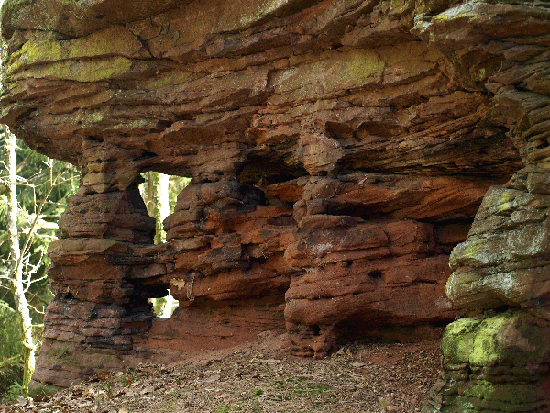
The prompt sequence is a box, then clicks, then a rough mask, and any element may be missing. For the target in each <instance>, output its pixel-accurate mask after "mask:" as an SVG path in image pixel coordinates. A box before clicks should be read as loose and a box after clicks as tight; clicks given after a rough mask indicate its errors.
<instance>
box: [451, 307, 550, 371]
mask: <svg viewBox="0 0 550 413" xmlns="http://www.w3.org/2000/svg"><path fill="white" fill-rule="evenodd" d="M548 328H549V326H548V325H546V324H541V323H540V320H538V319H536V318H535V317H532V316H530V315H529V314H527V313H525V312H522V311H518V310H516V311H507V312H505V313H502V314H499V315H496V316H493V317H488V318H485V319H478V318H463V319H460V320H458V321H455V322H454V323H451V324H449V325H448V326H447V328H446V330H445V334H444V336H443V341H442V344H441V349H442V352H443V355H444V357H445V364H446V365H448V366H451V365H459V364H464V363H466V364H469V365H471V366H480V367H483V366H494V365H505V366H506V365H509V366H513V365H528V364H542V363H547V362H548V361H549V358H550V349H548V344H547V337H548Z"/></svg>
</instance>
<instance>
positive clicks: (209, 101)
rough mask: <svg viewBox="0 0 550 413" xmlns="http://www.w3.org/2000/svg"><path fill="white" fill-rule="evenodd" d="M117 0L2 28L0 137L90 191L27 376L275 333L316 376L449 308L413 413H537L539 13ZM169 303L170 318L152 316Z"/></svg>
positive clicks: (19, 17) (13, 17)
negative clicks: (166, 192)
mask: <svg viewBox="0 0 550 413" xmlns="http://www.w3.org/2000/svg"><path fill="white" fill-rule="evenodd" d="M115 3H116V2H112V1H109V0H94V1H91V2H86V3H81V2H74V3H71V4H65V3H62V2H60V1H59V2H58V1H52V0H48V1H46V0H35V1H33V2H24V3H21V2H18V1H15V0H13V1H10V0H8V1H7V2H6V3H5V6H4V8H3V15H2V25H3V35H4V37H5V39H6V52H7V54H6V59H5V60H4V67H5V72H6V73H5V77H4V94H3V97H2V101H1V107H2V121H3V122H6V123H7V124H8V125H9V126H10V127H11V128H12V129H13V130H14V131H15V132H16V133H17V135H18V137H20V138H22V139H24V140H25V141H26V142H27V143H28V144H29V145H30V146H31V147H34V148H36V149H37V150H39V151H41V152H43V153H46V154H48V155H49V156H52V157H55V158H57V159H62V160H66V161H70V162H73V163H75V164H78V165H79V166H80V167H81V168H82V171H83V172H82V184H81V189H80V191H79V194H78V195H76V196H75V197H73V198H72V199H71V201H70V205H69V207H68V209H67V212H66V213H65V215H64V217H63V218H62V219H61V221H60V233H61V239H60V240H59V241H57V242H56V243H54V244H53V245H52V248H51V252H50V255H51V256H52V262H53V263H54V265H53V267H52V269H51V270H50V276H51V278H52V290H53V291H54V292H55V293H56V298H55V299H54V301H53V302H52V304H51V305H50V308H49V310H48V315H47V319H46V330H45V337H46V339H45V344H44V347H43V349H42V351H41V354H40V360H39V368H38V370H37V374H36V379H37V380H40V381H43V382H50V383H57V384H68V382H70V381H72V380H77V379H78V378H80V377H85V376H86V375H90V374H93V373H94V372H95V371H97V370H98V369H102V368H110V369H115V368H122V367H124V365H126V364H128V363H131V362H133V361H136V360H137V359H140V358H141V359H144V358H147V357H153V355H152V354H153V353H154V357H157V358H156V359H157V360H161V361H162V360H163V357H164V360H167V359H169V358H174V357H177V356H174V353H173V352H170V351H169V350H168V349H170V350H171V351H172V350H178V349H179V350H178V351H180V354H182V353H184V352H185V351H187V350H188V347H189V346H191V347H192V346H195V347H200V346H205V345H211V346H213V347H216V346H218V345H223V344H220V343H222V342H226V343H235V342H237V341H239V340H244V339H247V338H250V337H252V336H253V335H254V334H255V333H256V332H258V331H261V330H263V329H268V328H283V327H285V326H286V329H287V331H288V332H289V335H290V340H291V343H292V349H293V351H294V352H295V353H296V354H300V355H311V356H313V357H322V356H323V355H325V354H327V353H328V352H330V351H332V350H334V349H335V348H336V346H337V344H338V341H339V340H342V339H345V338H342V337H345V336H346V335H348V334H352V335H357V334H359V333H362V334H363V333H365V334H380V332H382V331H383V332H387V333H388V334H399V335H401V337H403V336H405V337H406V338H408V339H412V338H413V336H414V335H422V334H424V333H425V331H426V328H425V326H430V325H431V326H433V325H441V323H446V322H448V321H450V320H453V319H454V318H455V317H457V315H458V314H459V308H462V309H464V310H465V311H466V312H467V314H466V315H467V317H466V318H464V319H461V320H459V321H457V322H455V323H453V324H451V326H450V327H448V329H447V333H446V335H445V338H444V341H443V350H444V355H445V360H444V372H443V376H444V380H443V382H442V385H441V389H440V390H439V393H437V394H436V395H434V397H433V400H432V404H431V407H428V409H432V410H433V411H438V410H439V411H449V412H450V411H453V412H455V411H483V409H486V410H490V411H517V410H513V409H517V408H518V407H517V406H526V407H525V409H527V410H525V411H543V410H541V409H544V408H545V407H544V406H546V396H544V394H543V392H544V390H543V389H544V384H541V383H543V382H544V380H543V377H544V376H545V373H544V372H545V371H546V370H545V369H546V368H547V361H546V358H545V357H546V355H545V354H546V348H547V346H546V345H545V344H541V343H543V341H540V339H541V338H543V337H545V334H546V332H547V330H546V329H545V328H546V327H545V323H546V321H545V320H546V319H547V318H546V316H545V315H544V314H545V312H544V308H545V300H544V297H545V281H544V274H545V270H544V268H545V265H546V264H545V261H544V256H545V251H546V250H545V249H544V248H545V247H544V245H545V242H544V240H545V235H544V234H545V232H544V231H545V230H544V228H545V224H544V223H545V219H546V216H545V212H544V211H545V206H544V205H545V202H546V201H545V198H544V197H545V196H547V194H546V193H545V189H544V188H545V186H546V182H547V181H546V171H547V170H546V166H545V165H546V163H545V159H546V147H547V146H548V142H547V138H548V132H547V127H546V126H547V123H548V110H547V101H548V98H547V95H548V83H549V82H548V33H550V23H549V22H548V16H549V13H548V10H547V8H546V4H545V3H544V2H528V3H525V4H523V3H517V2H515V3H512V2H507V1H505V0H500V1H490V2H487V3H482V2H470V3H467V4H466V3H465V4H462V3H460V2H459V1H450V0H435V1H422V0H417V1H406V0H403V1H383V0H366V1H363V0H343V1H342V0H338V1H336V0H326V1H322V2H321V1H315V0H310V1H303V0H302V1H300V0H285V1H276V2H275V1H260V0H246V1H242V2H241V3H239V7H235V4H234V3H231V2H225V1H183V0H167V1H163V2H160V3H159V2H152V1H150V0H140V1H136V2H133V3H132V7H130V8H126V6H123V7H120V5H118V4H115ZM153 3H154V4H153ZM46 6H47V7H46ZM522 167H525V168H524V169H523V170H522V171H521V172H518V173H517V174H516V175H514V177H513V178H512V180H511V181H510V183H509V184H507V186H502V185H504V184H505V183H506V182H507V181H508V180H509V179H510V177H511V175H512V174H513V173H514V172H517V171H518V170H520V169H521V168H522ZM151 170H154V171H160V172H166V173H170V174H175V175H181V176H188V177H191V178H192V181H191V184H190V185H189V186H188V187H187V188H185V189H184V191H183V192H182V193H181V194H180V196H179V198H178V203H177V206H176V210H175V212H174V213H173V214H172V215H171V216H170V217H168V218H167V219H166V220H165V223H164V224H165V228H166V230H167V233H168V237H167V242H166V243H165V244H162V245H153V242H152V232H151V231H152V230H153V229H154V225H153V223H152V222H151V220H150V219H148V218H147V217H146V209H145V207H144V205H143V202H142V201H141V199H140V198H139V196H138V192H137V184H138V182H139V173H141V172H146V171H151ZM495 184H496V185H501V186H493V187H492V188H491V189H489V188H490V187H491V185H495ZM488 190H489V193H488V195H487V196H486V197H485V200H484V202H483V204H482V209H481V210H480V212H479V213H478V215H477V218H476V221H475V224H474V226H473V227H472V229H471V230H470V233H469V238H468V240H467V241H466V239H467V234H468V230H469V229H470V226H471V224H472V221H473V217H474V216H475V215H476V212H477V210H478V207H479V205H480V203H481V200H482V198H483V196H484V194H485V193H486V192H487V191H488ZM502 199H505V201H502ZM499 202H500V203H499ZM503 205H506V206H505V207H503ZM463 241H466V243H465V244H460V246H459V247H458V248H457V249H456V250H455V252H453V254H452V255H451V264H452V271H454V275H453V276H452V277H451V279H450V281H449V282H448V284H447V294H448V296H449V298H450V299H451V300H452V301H453V302H454V303H455V304H454V305H452V304H451V303H450V302H449V301H448V300H447V299H446V298H445V295H444V289H445V283H446V281H447V278H448V277H449V275H450V273H451V270H449V268H448V266H447V263H448V261H449V254H450V253H451V250H452V249H453V247H455V246H456V245H457V244H458V243H460V242H463ZM504 242H506V243H507V244H506V245H508V244H509V247H506V248H505V247H504ZM168 289H170V292H171V293H172V295H174V296H175V297H176V298H177V299H178V300H180V308H179V309H178V310H177V311H176V313H175V316H174V317H173V318H172V319H170V320H168V321H162V322H161V321H158V320H154V319H153V318H152V315H151V310H150V308H149V306H148V305H147V304H146V302H147V299H148V298H150V297H158V296H162V295H165V294H166V293H167V291H168ZM493 321H494V323H493ZM535 321H536V323H535ZM537 323H538V324H537ZM423 332H424V333H423ZM516 333H517V334H516ZM497 336H498V338H495V337H497ZM495 340H496V341H495ZM514 340H515V341H514ZM522 340H523V341H522ZM487 341H490V342H491V343H492V342H497V343H498V344H495V345H494V346H493V347H491V348H493V349H494V351H492V350H491V352H490V353H491V355H490V357H489V356H487V357H485V358H484V356H482V354H485V353H484V352H486V351H485V348H486V345H487V344H486V343H487ZM186 343H187V344H186ZM189 343H191V344H189ZM216 343H218V344H216ZM510 343H512V344H510ZM514 343H515V344H514ZM518 343H519V344H518ZM522 343H523V344H522ZM188 344H189V345H188ZM514 346H516V347H517V348H519V347H521V346H523V347H521V348H523V350H522V351H523V353H522V354H524V356H525V357H524V358H523V359H521V358H519V359H518V361H517V365H516V364H514V362H513V360H515V359H514V357H513V356H512V354H513V351H512V350H510V349H511V348H512V349H514V348H516V347H514ZM518 346H519V347H518ZM537 346H538V347H537ZM470 347H471V351H470V350H469V349H470ZM539 347H540V349H539ZM158 348H164V349H165V350H162V351H161V352H160V353H159V352H158V351H157V352H156V353H155V352H154V351H153V350H154V349H158ZM539 350H540V351H539ZM75 352H76V353H78V354H85V357H81V358H80V359H78V363H74V362H73V361H72V360H73V359H72V358H71V357H67V354H74V353H75ZM495 354H496V356H495ZM506 354H509V355H510V356H506ZM477 356H479V357H477ZM476 357H477V358H476ZM506 357H508V358H506ZM522 357H523V356H522ZM526 360H530V362H529V363H528V362H527V361H526ZM71 363H73V364H71ZM516 367H517V370H514V369H516ZM531 368H533V369H534V370H533V372H534V373H533V374H531V375H530V376H529V380H530V381H529V382H528V383H527V382H526V381H525V380H527V379H526V377H527V376H526V373H525V372H526V371H530V370H529V369H531ZM510 372H517V374H516V373H510ZM515 384H521V385H524V384H525V386H526V387H525V389H528V390H529V392H530V393H529V394H532V397H531V396H529V397H531V399H529V397H528V396H526V398H524V399H521V400H519V399H518V400H519V401H518V402H514V401H513V400H512V401H510V397H509V395H505V394H504V393H505V392H504V391H503V390H502V389H505V388H506V386H513V385H515ZM498 386H501V387H498ZM495 389H496V390H495ZM526 391H527V390H526ZM522 394H523V393H522ZM525 394H527V393H525ZM506 397H508V399H507V398H506ZM499 403H500V404H499ZM514 403H516V404H514ZM507 408H508V409H512V410H506V409H507ZM522 408H524V407H522ZM460 409H462V410H460ZM468 409H470V410H468ZM499 409H500V410H499ZM529 409H531V410H529ZM537 409H539V410H537Z"/></svg>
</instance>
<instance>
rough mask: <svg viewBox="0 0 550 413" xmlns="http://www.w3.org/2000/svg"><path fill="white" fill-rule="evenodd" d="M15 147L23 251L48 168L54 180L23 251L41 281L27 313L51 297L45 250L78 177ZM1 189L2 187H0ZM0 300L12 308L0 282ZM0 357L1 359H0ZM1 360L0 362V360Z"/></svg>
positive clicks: (0, 228)
mask: <svg viewBox="0 0 550 413" xmlns="http://www.w3.org/2000/svg"><path fill="white" fill-rule="evenodd" d="M4 143H5V137H4V133H3V130H0V145H1V146H4ZM17 144H18V147H17V176H18V178H17V181H18V182H17V203H18V207H19V208H18V211H17V228H18V231H19V233H20V236H19V244H20V248H23V245H24V242H25V238H26V235H27V234H28V232H29V230H30V229H31V226H32V224H33V222H34V220H35V219H36V218H37V216H36V213H37V209H38V205H39V204H40V202H41V201H42V199H43V198H44V197H45V195H46V194H47V191H48V189H49V180H50V168H49V165H50V164H49V162H51V166H52V176H51V177H52V178H53V179H54V180H55V184H54V187H53V189H52V191H51V193H50V196H49V198H48V200H47V201H46V203H45V204H44V207H43V208H42V211H41V213H40V216H39V217H38V220H37V228H38V229H37V231H36V233H35V236H34V238H33V240H32V243H31V244H30V248H29V249H28V251H27V256H28V258H29V261H28V265H27V268H26V269H25V270H26V271H33V272H34V273H33V275H32V279H33V280H38V279H41V278H42V280H41V281H40V282H36V283H34V284H33V285H32V286H31V287H30V289H29V291H28V294H27V296H28V300H29V303H30V305H31V306H32V307H31V310H34V309H35V308H36V309H37V310H42V309H43V308H45V306H46V305H47V304H48V302H49V300H50V298H51V296H50V292H49V290H48V279H47V278H45V277H44V276H45V274H46V270H47V268H48V266H49V264H50V261H49V259H48V257H47V250H48V245H49V243H50V241H52V240H54V239H56V231H57V221H58V220H59V216H60V215H61V214H62V213H63V211H64V210H65V207H66V205H67V198H68V197H69V196H70V195H72V194H73V193H75V192H76V190H77V188H78V184H79V181H78V177H79V173H78V170H77V168H76V167H74V166H73V165H71V164H68V163H65V162H59V161H54V160H49V159H48V158H47V157H46V156H44V155H41V154H39V153H38V152H35V151H33V150H31V149H30V148H29V147H27V146H26V145H25V143H24V142H23V141H18V143H17ZM6 174H7V173H6V166H5V164H4V162H1V163H0V180H1V181H3V177H4V176H6ZM0 187H2V185H0ZM6 205H7V196H6V194H5V193H2V191H1V190H0V256H1V257H2V260H1V261H0V273H2V274H7V273H8V272H9V271H8V268H7V266H6V264H7V262H8V257H9V245H8V243H7V242H5V241H7V230H6V212H7V207H6ZM0 300H4V301H5V302H7V303H8V304H9V305H11V306H12V307H13V306H14V301H13V297H12V295H11V292H10V290H9V289H8V287H7V285H6V284H5V282H4V283H2V282H0ZM31 315H32V318H33V320H35V322H38V323H40V322H41V319H42V315H41V314H40V313H39V311H31ZM0 357H1V356H0ZM0 360H1V358H0Z"/></svg>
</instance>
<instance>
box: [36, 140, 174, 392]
mask: <svg viewBox="0 0 550 413" xmlns="http://www.w3.org/2000/svg"><path fill="white" fill-rule="evenodd" d="M138 155H139V154H135V153H131V152H130V151H125V150H122V149H120V148H117V147H115V146H114V145H111V144H109V143H106V142H103V141H94V140H85V141H84V143H83V155H82V159H81V165H82V178H81V186H80V189H79V191H78V193H77V194H76V195H74V196H72V197H71V198H70V200H69V203H68V207H67V210H66V211H65V213H64V215H63V216H62V217H61V219H60V221H59V228H60V233H59V235H60V239H59V240H58V241H54V242H52V244H51V246H50V252H49V255H50V258H51V260H52V266H51V268H50V270H49V276H50V279H51V287H50V288H51V290H52V292H53V294H54V295H55V296H54V298H53V300H52V301H51V303H50V305H49V307H48V309H47V313H46V317H45V321H44V323H45V328H44V342H43V345H42V348H41V351H40V355H39V360H38V369H37V370H36V373H35V375H34V379H35V380H37V381H40V382H42V383H55V384H56V385H62V386H67V385H70V384H71V383H72V382H77V381H81V380H82V379H83V378H86V377H89V376H91V375H93V374H95V373H97V372H99V371H101V370H103V369H108V370H116V369H120V368H123V367H124V362H123V360H122V358H121V355H123V354H125V353H126V352H130V351H131V350H132V343H133V339H132V336H133V335H135V334H136V333H138V332H139V331H141V330H146V329H147V328H148V327H149V324H150V320H151V318H152V311H151V308H150V305H149V304H148V302H147V298H148V296H155V295H159V294H160V295H165V294H166V291H167V290H166V288H164V293H163V292H161V291H160V290H162V286H158V285H157V286H154V285H153V286H150V287H148V289H147V291H145V289H144V288H141V287H140V286H139V285H136V283H135V282H134V281H133V280H132V279H131V278H130V274H131V271H130V269H131V266H130V265H131V264H134V261H135V259H136V257H134V256H133V248H135V247H138V246H143V245H149V244H153V235H154V231H155V220H154V219H153V218H150V217H148V216H147V209H146V207H145V204H144V202H143V200H142V198H141V196H140V194H139V190H138V188H137V183H138V176H139V175H138V172H137V168H136V167H135V163H134V162H133V159H134V158H137V156H138Z"/></svg>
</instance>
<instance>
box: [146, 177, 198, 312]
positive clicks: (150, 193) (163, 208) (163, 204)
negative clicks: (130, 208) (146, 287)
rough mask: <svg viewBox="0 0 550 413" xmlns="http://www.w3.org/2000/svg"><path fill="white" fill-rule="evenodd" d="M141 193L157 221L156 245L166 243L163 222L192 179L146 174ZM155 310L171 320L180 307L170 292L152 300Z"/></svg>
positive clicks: (149, 212)
mask: <svg viewBox="0 0 550 413" xmlns="http://www.w3.org/2000/svg"><path fill="white" fill-rule="evenodd" d="M141 177H142V183H140V184H139V192H140V194H141V197H142V198H143V201H144V202H145V205H146V206H147V212H148V214H149V216H150V217H153V218H155V220H156V232H155V244H162V243H164V242H166V231H164V227H163V224H162V221H164V219H165V218H166V217H168V216H169V215H170V214H172V213H173V212H174V208H175V206H176V203H177V198H178V195H179V194H180V192H181V191H182V190H183V188H185V187H186V186H187V185H189V183H190V182H191V178H188V177H183V176H178V175H168V174H165V173H162V172H153V171H149V172H144V173H142V174H141ZM149 302H150V303H151V304H152V305H153V310H154V312H155V315H156V316H157V317H158V318H170V317H171V316H172V314H173V312H174V310H175V309H176V308H178V306H179V302H178V300H176V299H174V297H172V295H170V293H169V292H168V294H167V295H165V296H164V297H159V298H150V299H149Z"/></svg>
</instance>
